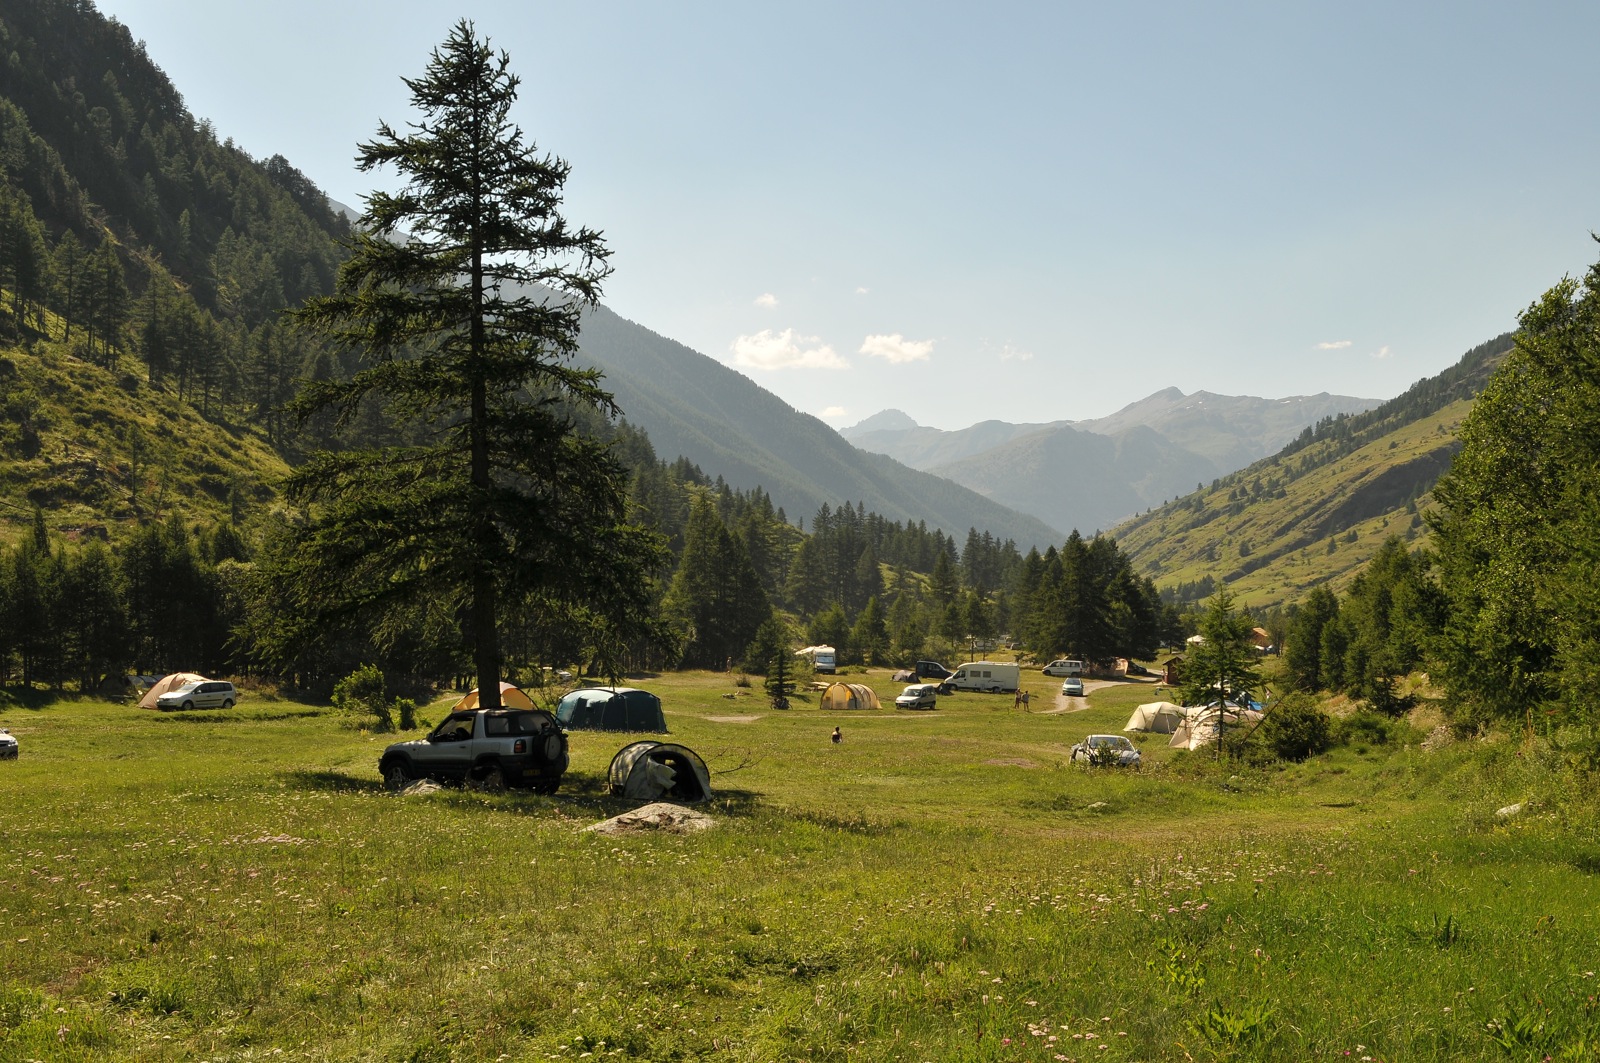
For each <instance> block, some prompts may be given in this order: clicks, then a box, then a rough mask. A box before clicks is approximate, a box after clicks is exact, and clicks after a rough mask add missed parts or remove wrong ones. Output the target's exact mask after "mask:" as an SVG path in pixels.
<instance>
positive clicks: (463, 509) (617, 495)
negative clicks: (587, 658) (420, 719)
mask: <svg viewBox="0 0 1600 1063" xmlns="http://www.w3.org/2000/svg"><path fill="white" fill-rule="evenodd" d="M406 86H407V87H408V88H409V89H410V91H411V99H412V102H413V104H414V105H415V106H416V108H417V110H418V112H420V115H421V117H420V119H419V120H418V121H417V122H415V123H413V124H412V125H410V127H409V129H408V130H407V131H405V132H403V133H402V132H399V131H396V130H395V129H393V128H391V127H390V126H389V125H388V124H387V123H385V124H382V125H380V127H379V129H378V134H377V137H376V138H375V139H374V140H372V141H371V142H369V143H366V144H363V145H361V147H360V154H359V160H360V166H361V169H363V170H373V169H391V168H392V169H393V170H394V171H395V172H396V173H398V175H399V177H400V185H399V187H398V189H397V190H396V191H394V192H375V193H373V194H372V195H371V196H370V197H369V198H368V200H367V210H366V213H365V215H364V216H363V217H362V219H361V222H360V224H359V227H358V229H359V231H358V233H357V235H356V237H355V239H354V247H353V254H352V255H351V257H350V259H349V260H348V261H347V262H346V263H345V265H344V266H343V267H342V268H341V270H340V275H339V281H338V289H337V291H336V292H335V294H334V295H332V296H329V297H326V298H321V299H316V300H313V301H311V302H310V303H309V304H308V305H307V306H306V308H305V309H303V310H302V311H300V312H299V319H300V321H301V322H302V324H304V325H305V326H307V327H309V328H310V329H312V330H314V331H315V332H318V333H320V334H322V335H323V336H325V337H327V338H328V339H330V340H331V341H333V343H334V344H335V345H336V346H338V347H340V348H343V349H345V350H347V351H350V352H352V353H354V354H355V355H356V356H357V357H358V358H359V359H360V361H361V368H360V369H359V370H358V371H357V372H356V373H355V374H354V375H353V376H352V377H351V378H349V379H348V380H325V381H322V382H320V383H317V384H314V385H312V386H310V387H308V389H307V390H306V391H305V392H303V393H302V396H301V399H300V400H299V404H298V408H299V410H300V411H301V412H302V413H303V414H307V415H309V414H312V413H315V412H316V411H319V410H323V409H330V408H331V409H334V410H337V411H338V412H339V414H340V415H341V416H342V417H344V418H345V419H347V420H348V418H349V417H350V416H351V415H352V414H354V413H355V412H356V411H357V410H358V409H359V408H360V407H361V405H362V404H363V403H364V402H366V401H368V400H369V399H372V398H377V399H380V400H382V401H384V402H386V403H387V404H388V408H389V410H390V411H391V413H393V414H394V415H396V416H398V417H406V418H410V419H412V420H414V421H415V422H416V423H417V424H418V426H419V428H420V429H421V432H420V433H419V436H420V438H421V439H422V440H423V441H422V442H421V443H418V444H416V445H411V446H393V447H385V448H382V449H373V450H350V451H344V452H341V453H337V454H322V455H319V456H317V457H315V458H313V459H312V460H311V461H310V462H308V463H307V464H306V465H304V466H303V467H302V468H301V469H299V470H297V471H296V473H295V474H294V476H293V477H292V478H291V480H290V483H289V487H290V492H291V496H292V497H293V498H295V499H296V500H298V501H300V502H302V503H308V504H311V505H312V506H313V513H314V516H315V520H314V522H313V523H312V524H311V525H310V526H309V527H308V528H307V529H306V530H305V532H304V533H303V535H302V540H303V541H302V543H301V549H300V550H299V551H298V552H296V553H295V554H294V555H293V557H294V561H293V565H294V567H295V569H296V571H295V572H293V573H291V575H292V577H294V578H296V580H297V585H298V586H299V587H300V588H301V593H302V594H303V595H304V597H305V605H306V607H307V612H308V616H309V617H310V618H311V620H312V621H313V622H314V623H316V622H335V621H337V619H338V618H340V617H341V616H344V615H349V614H353V613H367V612H377V613H379V614H386V615H387V614H390V611H391V610H393V609H394V608H396V607H398V606H400V605H402V604H404V603H414V602H418V601H427V602H432V603H435V604H436V605H437V606H438V607H439V608H441V609H443V610H446V611H449V612H454V613H455V614H456V615H459V616H461V617H462V618H463V619H462V622H463V627H464V630H463V641H464V643H465V645H466V647H467V649H468V650H469V652H470V653H471V655H472V657H473V660H474V663H475V666H476V671H477V678H478V687H479V690H480V692H481V693H480V697H481V701H480V703H481V704H482V705H483V706H484V707H486V708H495V707H498V705H499V700H500V699H499V680H500V678H501V676H502V674H503V667H502V663H503V662H502V654H501V646H500V638H499V631H498V621H499V619H500V617H501V616H502V615H503V613H504V612H505V611H506V610H508V609H514V608H519V607H524V606H526V605H528V604H529V603H534V602H540V603H546V604H548V603H550V602H551V601H553V600H561V601H568V600H572V599H574V598H582V599H584V600H585V601H586V602H588V603H589V604H590V605H591V606H595V607H598V608H600V609H602V610H603V611H606V612H608V613H610V614H611V615H613V616H615V617H629V616H645V615H646V614H648V613H649V612H650V610H651V604H650V602H649V600H648V581H647V579H646V578H645V576H646V572H647V570H648V569H649V568H650V567H652V566H653V565H655V564H656V563H657V562H658V559H659V549H660V548H659V545H658V542H657V540H656V538H655V537H654V536H653V535H652V534H650V533H647V532H645V531H643V530H642V529H638V528H635V527H632V526H630V525H628V524H627V523H626V521H625V505H626V490H625V488H626V484H625V480H624V477H623V474H622V471H621V469H620V468H619V467H618V465H617V464H616V463H615V461H613V460H612V458H611V456H610V455H609V454H608V453H607V451H606V449H605V447H604V446H603V445H601V444H600V443H598V442H596V441H594V440H593V439H591V438H588V437H585V436H583V435H580V434H579V433H578V432H577V431H576V430H575V428H574V426H573V424H572V420H571V418H570V417H569V416H568V414H567V413H565V412H564V410H570V409H573V408H578V407H591V408H597V409H599V410H601V411H604V412H606V413H611V412H614V406H613V404H612V402H611V397H610V396H609V395H608V394H607V393H606V392H605V391H603V390H602V389H601V387H600V384H599V378H598V374H597V373H595V372H593V371H590V370H586V369H579V368H576V367H574V366H573V365H571V356H572V354H573V352H574V351H575V349H576V346H577V337H578V328H579V323H580V320H581V315H582V313H583V311H584V310H585V309H586V308H588V307H592V306H593V305H594V304H595V303H596V302H597V300H598V298H599V295H600V283H601V281H602V280H603V279H604V278H605V277H606V275H607V274H608V273H609V272H610V270H609V267H608V266H607V264H606V259H607V256H608V255H609V251H608V249H607V248H606V246H605V243H604V241H603V240H602V238H601V235H600V234H599V233H598V232H596V231H593V230H591V229H588V228H583V227H579V228H573V227H570V226H568V224H567V222H566V220H565V219H564V218H563V217H562V216H561V214H560V213H559V212H558V208H559V206H560V203H561V190H562V186H563V184H564V183H565V181H566V178H567V174H568V170H569V167H568V165H567V163H565V162H564V161H562V160H560V159H557V158H554V157H552V156H548V155H545V156H540V155H539V154H537V149H536V148H535V147H534V145H533V144H531V143H530V142H527V141H526V140H525V139H524V138H523V134H522V131H521V130H520V129H519V128H518V127H517V126H516V125H514V124H513V123H512V121H511V117H510V112H511V106H512V103H513V101H514V100H515V99H516V97H517V86H518V79H517V77H516V76H515V75H514V74H512V73H511V72H510V57H509V56H508V55H507V54H506V53H504V52H500V53H496V52H495V51H493V50H492V49H491V48H490V46H489V43H488V41H487V40H482V39H479V38H478V37H477V36H476V35H475V33H474V30H473V27H472V24H471V23H469V22H467V21H465V20H463V21H461V22H459V23H457V24H456V26H455V27H454V29H452V30H451V32H450V35H449V37H448V38H447V39H446V40H445V42H444V43H443V44H442V45H440V46H439V47H438V48H437V49H435V50H434V52H433V55H432V57H431V59H430V61H429V63H428V66H427V69H426V71H425V72H424V74H423V75H422V76H421V77H419V78H416V79H407V80H406Z"/></svg>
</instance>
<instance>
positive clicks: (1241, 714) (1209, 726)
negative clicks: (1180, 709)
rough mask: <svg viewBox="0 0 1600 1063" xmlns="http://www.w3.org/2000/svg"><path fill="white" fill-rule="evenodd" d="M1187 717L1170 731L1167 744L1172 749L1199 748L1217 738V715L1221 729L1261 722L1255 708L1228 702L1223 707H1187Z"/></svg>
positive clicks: (1251, 725)
mask: <svg viewBox="0 0 1600 1063" xmlns="http://www.w3.org/2000/svg"><path fill="white" fill-rule="evenodd" d="M1188 712H1189V718H1188V719H1186V720H1184V721H1183V723H1182V724H1180V725H1179V726H1178V729H1177V730H1176V731H1174V732H1172V741H1170V742H1168V743H1167V745H1169V746H1171V747H1172V748H1173V749H1190V750H1193V749H1199V748H1200V747H1201V746H1203V745H1207V744H1209V743H1211V742H1215V741H1216V740H1217V730H1218V726H1217V717H1218V715H1219V714H1220V715H1221V717H1222V725H1221V729H1222V730H1224V731H1232V730H1235V729H1237V728H1240V727H1254V726H1255V725H1256V724H1258V723H1260V722H1261V713H1260V712H1258V711H1256V710H1255V709H1241V708H1239V706H1237V705H1235V704H1233V703H1232V702H1229V703H1228V705H1227V706H1226V707H1225V708H1218V706H1216V705H1215V704H1212V705H1207V706H1205V707H1204V708H1199V709H1189V710H1188Z"/></svg>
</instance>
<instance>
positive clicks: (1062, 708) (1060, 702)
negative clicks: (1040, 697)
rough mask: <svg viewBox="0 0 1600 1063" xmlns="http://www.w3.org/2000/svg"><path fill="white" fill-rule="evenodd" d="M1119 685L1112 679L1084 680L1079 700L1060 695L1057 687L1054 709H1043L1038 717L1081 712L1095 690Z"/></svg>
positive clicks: (1087, 705) (1085, 707)
mask: <svg viewBox="0 0 1600 1063" xmlns="http://www.w3.org/2000/svg"><path fill="white" fill-rule="evenodd" d="M1121 685H1122V684H1121V683H1119V682H1117V681H1116V680H1112V679H1085V680H1084V681H1083V697H1081V698H1071V697H1068V696H1067V695H1065V694H1063V693H1061V689H1060V688H1059V687H1058V688H1056V704H1055V708H1053V709H1044V710H1043V711H1041V712H1040V713H1039V715H1040V716H1060V715H1061V714H1062V713H1067V712H1082V711H1083V710H1084V709H1087V708H1088V707H1089V695H1090V694H1093V693H1094V692H1095V691H1096V690H1099V689H1101V688H1102V687H1114V686H1121Z"/></svg>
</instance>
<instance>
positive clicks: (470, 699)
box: [450, 683, 534, 712]
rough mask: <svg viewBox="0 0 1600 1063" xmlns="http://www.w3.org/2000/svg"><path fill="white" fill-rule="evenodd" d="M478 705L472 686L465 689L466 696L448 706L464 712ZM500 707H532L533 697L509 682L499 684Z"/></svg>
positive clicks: (474, 689) (476, 695)
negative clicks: (469, 688)
mask: <svg viewBox="0 0 1600 1063" xmlns="http://www.w3.org/2000/svg"><path fill="white" fill-rule="evenodd" d="M477 707H478V688H477V687H473V688H472V689H471V690H469V691H467V693H466V696H465V697H463V698H462V699H461V700H460V701H458V702H456V703H455V704H454V705H452V706H450V711H451V712H465V711H467V710H468V709H475V708H477ZM500 707H501V708H502V709H531V708H533V707H534V704H533V699H532V698H530V697H528V695H526V694H524V693H523V692H522V690H521V689H520V688H518V687H514V686H512V685H511V684H510V683H501V684H500Z"/></svg>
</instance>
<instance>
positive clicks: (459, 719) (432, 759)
mask: <svg viewBox="0 0 1600 1063" xmlns="http://www.w3.org/2000/svg"><path fill="white" fill-rule="evenodd" d="M568 763H569V760H568V757H567V735H566V732H565V731H563V730H562V729H561V725H560V724H558V723H556V718H555V717H554V716H552V715H550V714H549V713H548V712H545V711H544V710H543V709H467V710H465V711H462V712H452V713H451V714H450V715H449V716H446V717H445V718H444V721H443V722H442V723H440V724H439V726H438V727H435V728H434V729H433V732H432V733H431V734H429V735H428V737H426V738H419V739H416V740H415V741H411V742H396V743H395V744H394V745H392V746H390V747H389V748H387V749H385V750H384V751H383V756H382V757H381V758H379V760H378V771H379V772H380V773H381V774H382V775H383V781H384V782H385V783H386V784H387V785H388V786H389V788H390V789H391V790H403V789H405V788H406V787H407V786H410V785H411V784H412V783H413V782H415V781H416V780H418V779H434V780H437V781H440V782H471V783H475V784H477V785H478V786H481V787H483V788H484V789H486V790H498V789H501V788H502V787H506V786H526V787H529V788H531V789H532V790H534V791H535V792H537V793H541V794H553V793H555V792H556V788H557V787H559V786H560V785H561V776H562V775H563V774H565V772H566V770H567V764H568Z"/></svg>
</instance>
